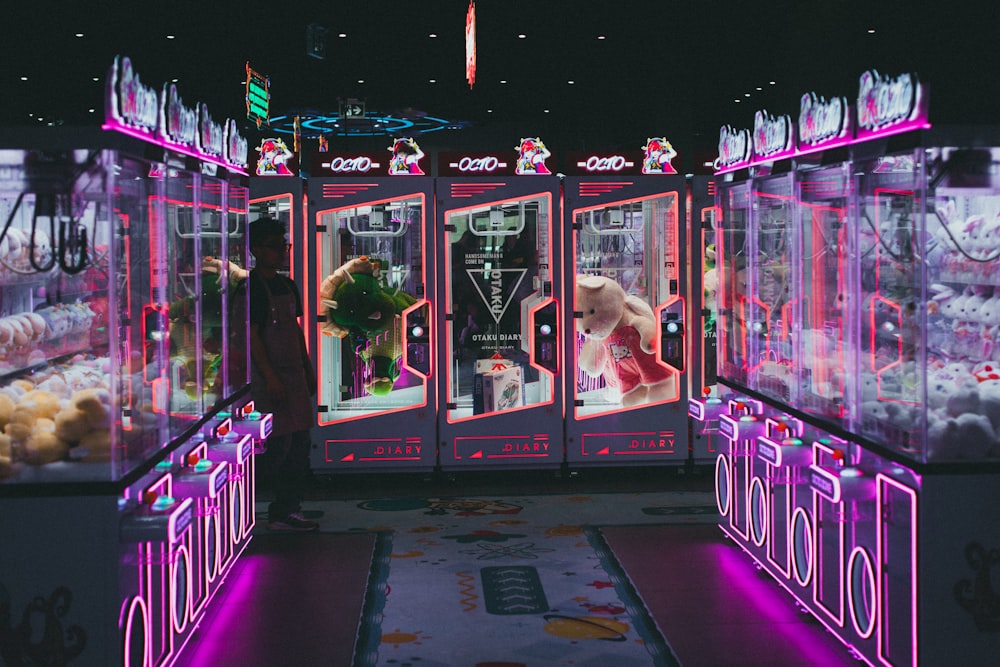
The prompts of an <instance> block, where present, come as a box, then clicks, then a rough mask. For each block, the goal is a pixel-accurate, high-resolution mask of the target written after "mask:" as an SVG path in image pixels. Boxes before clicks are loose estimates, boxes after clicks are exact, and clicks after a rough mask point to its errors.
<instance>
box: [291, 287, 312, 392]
mask: <svg viewBox="0 0 1000 667" xmlns="http://www.w3.org/2000/svg"><path fill="white" fill-rule="evenodd" d="M292 289H293V291H294V293H295V306H296V315H298V316H299V317H300V318H303V319H305V318H304V313H303V310H302V295H301V293H300V292H299V287H298V285H296V284H295V283H294V282H293V283H292ZM299 354H301V355H302V368H303V369H305V372H306V383H307V384H308V385H309V395H310V396H315V395H316V391H317V387H316V369H315V368H313V363H312V359H311V358H309V350H308V349H307V348H306V334H305V332H304V331H302V327H299Z"/></svg>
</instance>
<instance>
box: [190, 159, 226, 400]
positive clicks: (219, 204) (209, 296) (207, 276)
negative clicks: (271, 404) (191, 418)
mask: <svg viewBox="0 0 1000 667" xmlns="http://www.w3.org/2000/svg"><path fill="white" fill-rule="evenodd" d="M227 186H228V184H227V183H226V182H225V181H223V180H219V179H214V178H208V177H205V176H203V177H202V178H201V188H200V193H201V198H200V202H199V204H200V206H199V209H198V210H199V212H200V223H199V228H198V237H199V239H198V240H199V241H200V250H199V251H198V254H199V256H200V257H202V258H203V260H202V262H201V263H200V270H201V277H200V283H201V288H200V293H201V304H200V305H201V322H200V327H199V341H200V345H199V346H198V347H199V351H198V358H197V365H198V375H197V384H198V393H199V394H200V399H199V408H200V410H199V411H200V412H201V413H202V414H204V412H205V410H206V409H207V408H209V407H211V406H212V405H214V404H215V402H216V401H217V400H218V399H219V398H221V390H222V386H221V384H218V380H219V378H220V375H219V370H220V367H221V365H222V332H223V321H222V317H223V312H224V311H223V293H224V292H225V291H226V288H227V285H226V283H225V280H226V276H225V274H224V273H223V272H222V271H221V270H220V267H219V265H218V263H216V262H214V261H212V260H211V259H208V258H215V257H225V256H226V248H225V238H224V234H223V231H224V229H225V227H226V224H227V223H228V220H227V215H226V212H225V208H224V206H223V202H225V201H227V197H228V192H227Z"/></svg>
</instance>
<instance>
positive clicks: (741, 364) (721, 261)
mask: <svg viewBox="0 0 1000 667" xmlns="http://www.w3.org/2000/svg"><path fill="white" fill-rule="evenodd" d="M717 187H718V188H719V191H720V192H719V202H720V204H721V211H720V215H721V220H719V222H718V229H717V232H716V256H717V261H716V268H717V269H718V273H719V296H718V302H719V312H718V328H717V332H718V336H719V338H718V348H717V349H718V355H719V374H720V375H721V376H722V377H724V378H727V379H729V380H732V381H733V382H736V383H738V384H741V385H744V386H746V383H747V371H748V367H749V366H748V365H749V357H748V354H749V351H748V349H747V345H748V342H749V336H750V333H751V332H750V329H749V327H748V320H747V318H748V317H749V312H748V310H749V305H750V294H749V291H748V290H749V285H748V284H747V274H746V271H747V264H748V258H749V256H750V250H749V247H748V244H749V239H748V238H747V232H748V228H749V224H750V185H749V184H748V183H740V184H735V185H734V184H729V183H720V184H718V186H717Z"/></svg>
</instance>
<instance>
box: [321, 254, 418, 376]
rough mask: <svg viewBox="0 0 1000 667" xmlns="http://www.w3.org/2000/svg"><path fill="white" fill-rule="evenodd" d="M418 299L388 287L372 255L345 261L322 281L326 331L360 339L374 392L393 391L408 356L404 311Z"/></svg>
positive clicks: (361, 351)
mask: <svg viewBox="0 0 1000 667" xmlns="http://www.w3.org/2000/svg"><path fill="white" fill-rule="evenodd" d="M416 301H417V300H416V299H415V298H413V297H412V296H410V295H409V294H407V293H405V292H401V291H400V290H398V289H395V288H390V287H388V286H387V285H385V284H384V283H383V281H382V279H381V275H380V272H379V262H378V261H377V260H372V259H370V258H369V257H367V256H362V257H358V258H356V259H352V260H350V261H348V262H345V263H344V264H343V265H342V266H340V268H338V269H337V270H336V271H334V272H333V273H331V274H330V275H329V276H327V277H326V278H325V279H324V280H323V283H322V284H321V285H320V302H321V303H322V304H323V306H324V308H325V309H326V323H325V324H324V325H323V334H324V335H327V336H336V337H337V338H344V337H346V336H348V335H350V336H351V337H352V338H353V339H354V340H355V342H356V349H358V350H359V352H358V356H359V357H360V358H361V359H362V360H363V361H364V362H365V363H367V364H368V365H369V371H370V374H371V375H370V379H369V380H368V381H366V383H365V390H366V391H367V392H368V393H369V394H372V395H374V396H385V395H386V394H388V393H389V392H391V391H392V387H393V384H394V383H395V381H396V379H397V378H398V377H399V373H400V361H401V359H402V356H403V353H402V342H401V338H402V336H401V331H400V329H401V327H402V318H401V314H402V312H403V311H404V310H406V309H407V308H408V307H410V306H412V305H413V304H414V303H416Z"/></svg>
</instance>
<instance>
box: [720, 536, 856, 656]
mask: <svg viewBox="0 0 1000 667" xmlns="http://www.w3.org/2000/svg"><path fill="white" fill-rule="evenodd" d="M723 530H724V531H725V528H723ZM734 541H735V542H736V544H738V545H739V547H740V548H741V549H743V551H745V552H746V553H747V554H748V555H749V556H750V557H751V558H752V559H753V560H755V561H757V562H758V563H760V561H759V560H758V559H757V557H756V556H755V555H754V553H753V552H751V551H750V550H749V549H747V547H745V546H744V545H743V544H742V543H740V541H739V540H738V539H734ZM712 556H713V558H714V559H715V563H716V568H717V570H718V571H719V572H723V573H724V574H727V575H728V578H729V582H730V590H731V591H732V595H733V596H734V597H738V598H739V599H740V601H741V602H744V601H745V604H746V605H747V606H748V607H752V608H753V610H754V612H755V613H754V617H755V618H757V619H760V620H761V621H763V622H764V626H763V627H766V628H767V632H768V633H769V634H771V635H773V636H774V641H780V642H782V643H783V644H786V645H787V646H790V647H793V648H794V650H795V652H796V653H797V654H798V655H799V656H800V657H801V664H803V665H822V664H827V663H829V662H830V652H829V648H827V647H825V646H821V645H817V644H813V643H811V642H810V641H809V640H808V639H807V638H806V637H804V636H803V633H802V632H801V628H800V627H799V626H798V625H797V624H795V623H787V622H782V620H783V619H785V618H787V612H786V610H787V609H788V600H787V599H786V598H785V597H784V596H782V595H781V594H780V592H779V591H778V590H777V589H769V588H765V587H762V586H760V585H759V584H757V583H756V582H757V581H759V580H758V578H757V575H756V573H755V572H754V571H753V568H752V567H751V566H750V565H749V564H748V563H747V561H746V559H745V558H744V557H743V556H742V555H741V554H739V553H736V552H734V551H733V550H732V549H729V548H728V546H727V545H725V544H719V545H718V546H716V547H714V548H713V550H712ZM760 564H761V565H762V566H763V567H764V569H765V571H767V572H768V573H769V574H770V571H769V570H768V568H767V564H766V563H760ZM772 576H773V575H772ZM774 581H775V583H777V584H778V586H780V587H781V588H784V589H785V590H786V591H787V592H788V593H789V594H790V595H791V596H792V597H793V598H794V599H797V600H799V602H800V603H802V604H803V605H806V601H805V600H803V599H802V598H800V597H799V596H798V595H796V594H795V592H794V591H793V590H792V589H790V588H789V587H788V586H786V585H785V584H783V583H782V582H781V581H780V580H778V579H774ZM814 616H815V614H814ZM816 618H817V620H819V622H820V623H821V624H822V625H823V626H824V627H826V628H827V629H828V630H829V631H830V632H831V633H832V634H833V635H834V636H836V637H837V639H839V640H840V641H841V642H843V643H844V645H845V646H847V647H848V648H853V647H852V646H851V645H850V644H849V643H847V642H845V641H844V640H843V638H842V637H840V635H838V634H837V632H836V631H835V630H834V629H833V628H832V627H830V626H829V625H828V624H827V623H826V622H825V621H824V620H823V619H822V618H819V617H818V616H817V617H816Z"/></svg>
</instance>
